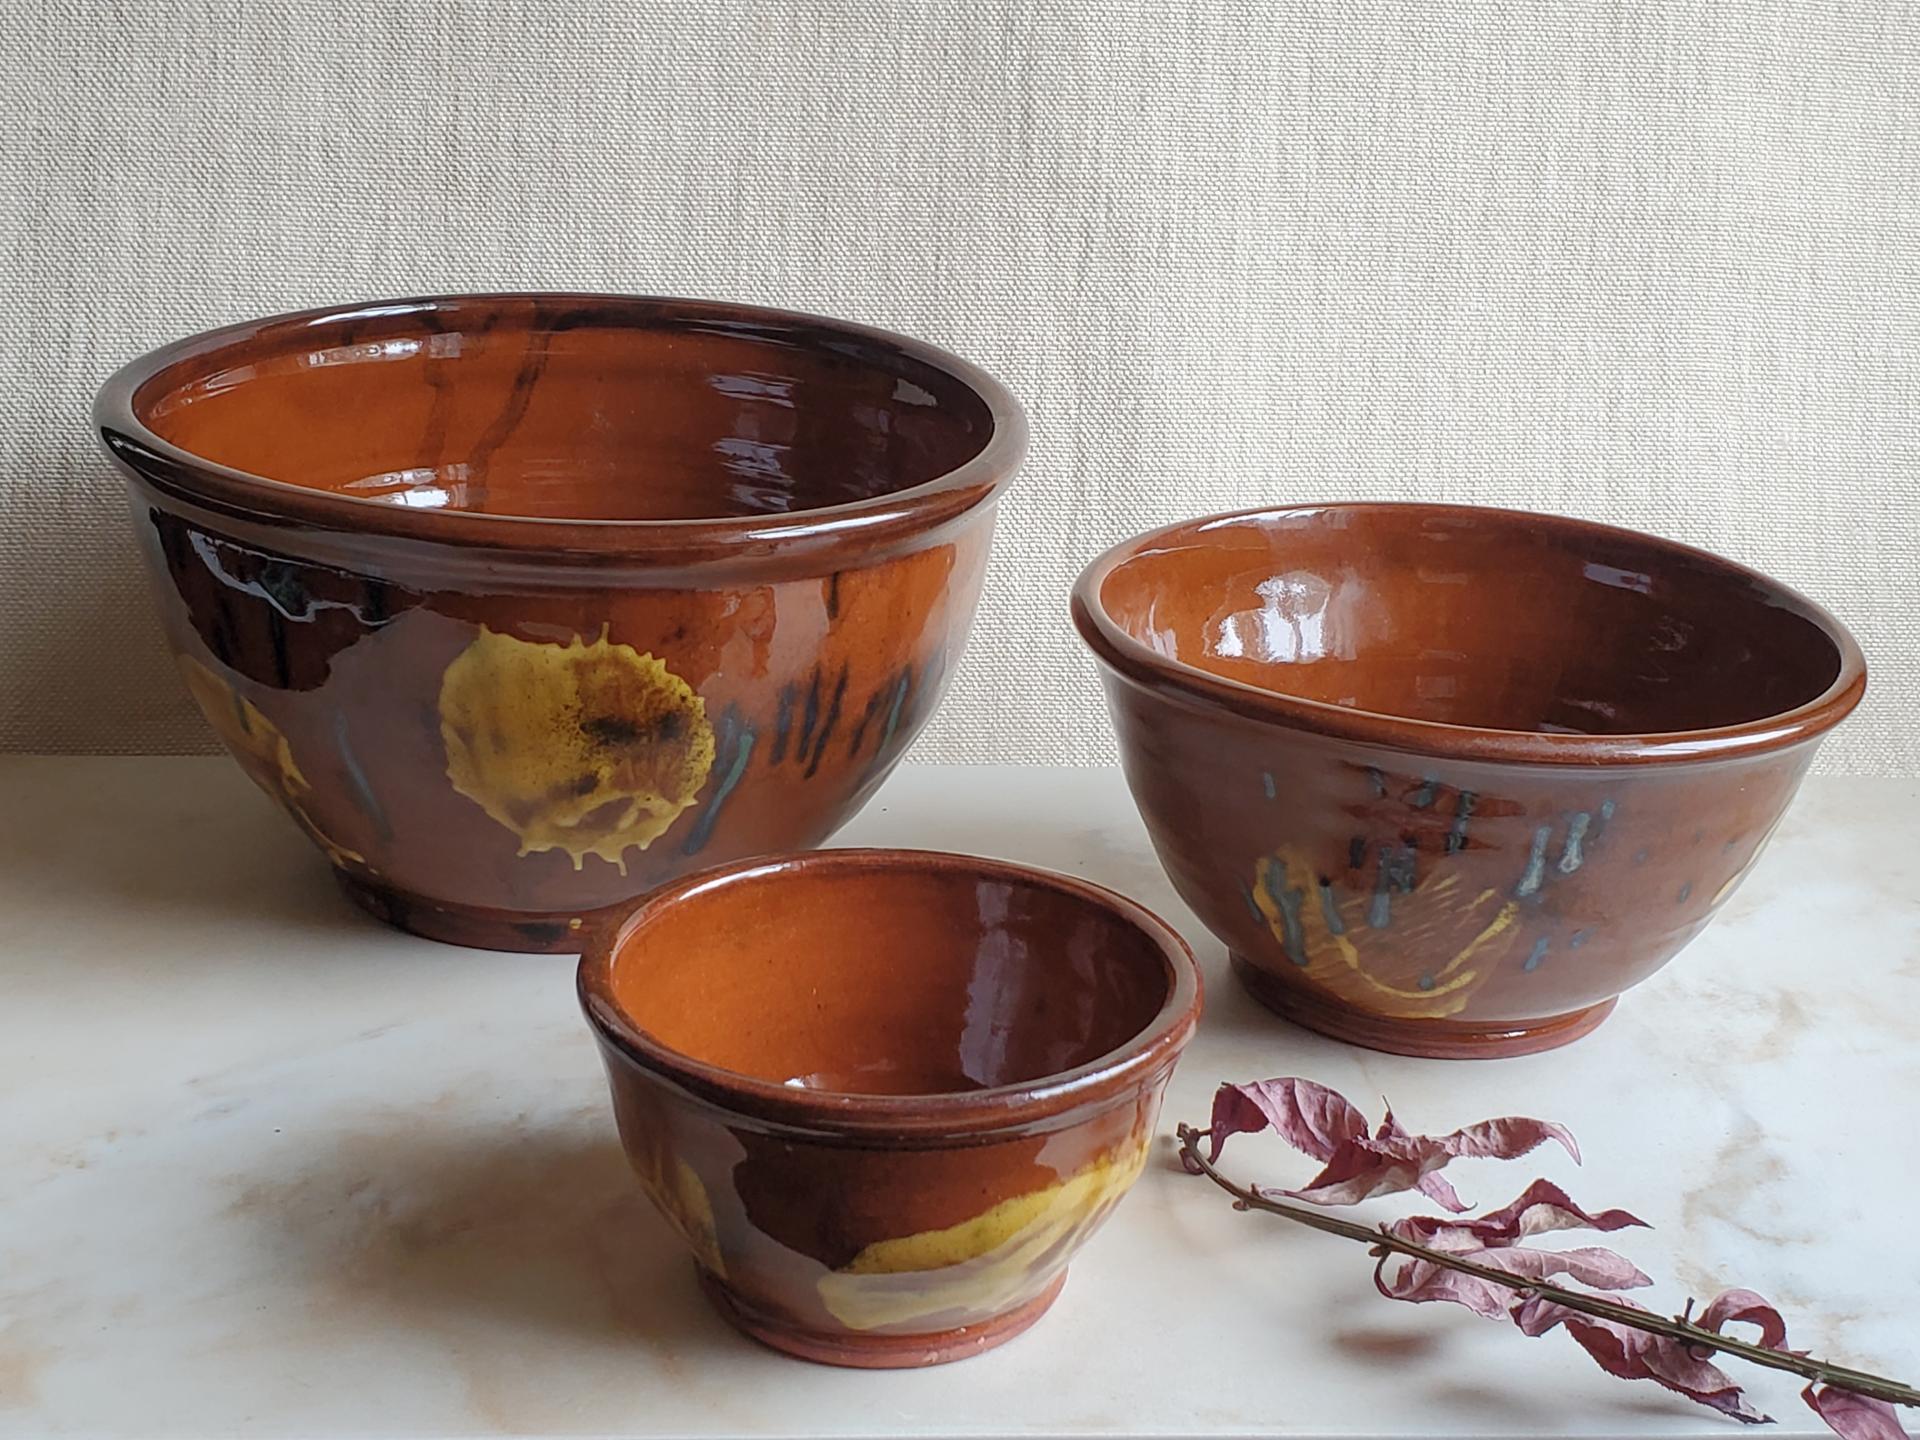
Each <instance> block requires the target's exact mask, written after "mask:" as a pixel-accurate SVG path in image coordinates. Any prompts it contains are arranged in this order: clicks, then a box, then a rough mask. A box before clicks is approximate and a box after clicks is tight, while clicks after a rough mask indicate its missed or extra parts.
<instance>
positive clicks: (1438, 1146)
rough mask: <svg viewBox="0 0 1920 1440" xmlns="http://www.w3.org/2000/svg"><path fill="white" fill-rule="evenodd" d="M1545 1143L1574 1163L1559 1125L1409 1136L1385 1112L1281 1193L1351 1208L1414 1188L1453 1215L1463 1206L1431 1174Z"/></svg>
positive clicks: (1502, 1125) (1521, 1122)
mask: <svg viewBox="0 0 1920 1440" xmlns="http://www.w3.org/2000/svg"><path fill="white" fill-rule="evenodd" d="M1549 1140H1557V1141H1558V1142H1559V1143H1560V1144H1562V1145H1564V1146H1565V1147H1566V1149H1567V1153H1568V1154H1570V1155H1572V1156H1573V1158H1574V1159H1575V1160H1576V1161H1577V1160H1579V1158H1580V1149H1579V1147H1578V1146H1577V1145H1575V1144H1574V1140H1573V1136H1572V1135H1571V1134H1569V1133H1568V1132H1567V1130H1566V1129H1565V1128H1564V1127H1562V1126H1559V1125H1554V1124H1552V1123H1550V1122H1548V1121H1544V1120H1528V1119H1525V1118H1523V1117H1521V1116H1517V1115H1510V1116H1507V1117H1505V1118H1504V1119H1500V1120H1483V1121H1481V1122H1480V1123H1479V1124H1478V1125H1470V1126H1468V1127H1467V1128H1466V1129H1464V1130H1455V1131H1454V1132H1453V1133H1452V1134H1450V1135H1437V1136H1436V1135H1414V1134H1410V1133H1409V1132H1408V1131H1406V1130H1405V1129H1403V1128H1402V1127H1401V1125H1400V1122H1399V1121H1397V1120H1395V1119H1394V1118H1393V1112H1392V1111H1388V1112H1387V1117H1386V1119H1384V1120H1382V1121H1381V1122H1380V1128H1379V1130H1378V1131H1377V1132H1375V1134H1374V1135H1373V1136H1372V1137H1371V1138H1369V1137H1368V1136H1366V1135H1364V1134H1363V1135H1356V1136H1354V1137H1353V1138H1351V1139H1348V1140H1345V1141H1343V1142H1342V1143H1341V1144H1340V1146H1339V1148H1338V1149H1336V1150H1335V1151H1334V1152H1333V1154H1332V1156H1330V1157H1329V1158H1328V1160H1327V1163H1326V1167H1325V1168H1324V1169H1322V1170H1321V1172H1320V1173H1319V1174H1318V1175H1316V1176H1314V1177H1313V1179H1312V1180H1310V1181H1308V1182H1307V1184H1306V1185H1305V1186H1304V1187H1302V1188H1301V1189H1299V1190H1286V1191H1282V1192H1281V1193H1282V1194H1285V1195H1288V1196H1290V1197H1291V1198H1293V1199H1295V1200H1305V1201H1308V1202H1310V1203H1312V1204H1315V1205H1357V1204H1358V1203H1359V1202H1360V1201H1362V1200H1370V1199H1372V1198H1373V1197H1374V1196H1375V1195H1391V1194H1393V1193H1395V1192H1396V1191H1400V1190H1413V1189H1419V1190H1421V1191H1422V1192H1423V1193H1425V1194H1426V1195H1427V1196H1428V1197H1429V1198H1430V1199H1432V1200H1433V1201H1434V1202H1435V1203H1436V1204H1438V1205H1441V1206H1443V1207H1444V1208H1446V1209H1448V1210H1452V1211H1455V1212H1459V1211H1462V1210H1465V1209H1466V1208H1467V1206H1466V1205H1465V1203H1464V1202H1462V1201H1461V1199H1460V1197H1459V1195H1458V1194H1456V1193H1455V1191H1454V1189H1453V1187H1452V1186H1451V1185H1449V1184H1447V1183H1446V1182H1445V1181H1444V1180H1440V1179H1439V1177H1437V1176H1435V1175H1434V1174H1433V1172H1434V1171H1436V1170H1438V1169H1440V1168H1441V1167H1442V1166H1444V1165H1445V1164H1447V1162H1448V1161H1450V1160H1456V1159H1459V1158H1460V1157H1462V1156H1471V1157H1474V1158H1477V1159H1489V1160H1513V1159H1517V1158H1518V1157H1519V1156H1522V1155H1525V1154H1526V1153H1527V1152H1528V1151H1530V1150H1533V1149H1536V1148H1538V1147H1539V1146H1541V1145H1544V1144H1545V1143H1546V1142H1547V1141H1549ZM1423 1182H1426V1183H1423Z"/></svg>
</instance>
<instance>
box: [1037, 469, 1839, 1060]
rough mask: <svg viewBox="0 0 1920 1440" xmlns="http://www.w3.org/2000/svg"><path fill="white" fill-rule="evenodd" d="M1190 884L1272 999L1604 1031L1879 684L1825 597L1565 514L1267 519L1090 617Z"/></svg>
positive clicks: (1451, 1020)
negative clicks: (1619, 1000) (1620, 1001)
mask: <svg viewBox="0 0 1920 1440" xmlns="http://www.w3.org/2000/svg"><path fill="white" fill-rule="evenodd" d="M1073 613H1074V619H1075V623H1076V624H1077V625H1078V626H1079V628H1080V632H1081V634H1082V636H1083V637H1084V638H1085V639H1086V641H1087V643H1088V644H1089V645H1090V646H1091V647H1092V648H1093V650H1094V652H1095V654H1096V655H1097V656H1098V657H1099V659H1100V661H1101V662H1102V664H1101V669H1102V674H1103V678H1104V679H1105V682H1106V688H1107V696H1108V700H1109V704H1110V707H1111V710H1112V713H1113V718H1114V725H1115V729H1116V732H1117V734H1118V737H1119V741H1120V748H1121V754H1122V757H1123V760H1124V762H1125V766H1126V772H1127V778H1128V782H1129V784H1130V785H1131V787H1132V789H1133V793H1134V797H1135V799H1136V800H1137V802H1138V803H1139V806H1140V810H1141V813H1142V815H1143V816H1144V817H1145V819H1146V822H1147V828H1148V830H1149V832H1150V834H1151V835H1152V838H1153V842H1154V845H1155V848H1156V849H1157V850H1158V852H1159V855H1160V858H1161V861H1162V863H1163V864H1164V865H1165V867H1166V869H1167V873H1168V874H1169V876H1170V877H1171V878H1172V880H1173V882H1174V884H1175V886H1176V887H1177V888H1178V890H1179V891H1180V894H1181V896H1182V898H1184V899H1185V900H1186V901H1187V903H1188V904H1189V905H1191V906H1192V907H1193V909H1194V911H1195V912H1196V913H1197V914H1198V915H1199V916H1200V918H1201V920H1202V921H1203V922H1204V923H1205V924H1206V925H1207V927H1208V928H1209V929H1210V930H1212V931H1213V932H1214V934H1215V935H1217V936H1218V937H1219V938H1220V939H1221V940H1222V941H1224V942H1225V944H1226V945H1227V947H1228V949H1229V950H1230V951H1231V952H1232V956H1233V960H1234V966H1235V969H1236V971H1237V972H1238V973H1239V974H1240V976H1241V978H1242V979H1243V980H1244V981H1245V982H1246V984H1247V985H1248V987H1249V988H1250V989H1251V990H1252V991H1253V992H1254V993H1255V994H1256V995H1258V996H1259V997H1260V998H1261V999H1262V1000H1263V1001H1265V1002H1266V1003H1267V1004H1268V1005H1270V1006H1272V1007H1273V1008H1274V1009H1276V1010H1279V1011H1280V1012H1281V1013H1282V1014H1285V1015H1287V1016H1289V1017H1290V1018H1293V1019H1295V1020H1297V1021H1299V1022H1300V1023H1302V1024H1304V1025H1308V1026H1310V1027H1312V1028H1314V1029H1317V1030H1322V1031H1325V1032H1326V1033H1328V1034H1332V1035H1335V1036H1338V1037H1340V1038H1343V1039H1347V1040H1352V1041H1354V1042H1356V1043H1359V1044H1362V1045H1367V1046H1370V1047H1372V1048H1375V1049H1382V1050H1394V1051H1400V1052H1403V1053H1407V1054H1415V1055H1433V1056H1468V1055H1511V1054H1521V1053H1526V1052H1528V1051H1533V1050H1540V1049H1546V1048H1550V1047H1551V1046H1554V1045H1558V1044H1563V1043H1565V1042H1566V1041H1568V1040H1571V1039H1573V1038H1576V1037H1577V1036H1579V1035H1581V1034H1584V1033H1586V1031H1588V1030H1591V1029H1592V1028H1593V1027H1594V1026H1595V1025H1597V1024H1598V1023H1599V1022H1600V1021H1601V1020H1602V1019H1604V1018H1605V1016H1606V1014H1607V1012H1608V1011H1609V1010H1611V1008H1612V1006H1613V1002H1614V999H1615V997H1617V996H1618V995H1619V994H1620V993H1621V992H1622V991H1624V990H1626V989H1627V988H1628V987H1630V986H1632V985H1633V984H1635V983H1636V982H1638V981H1639V980H1642V979H1644V978H1645V977H1646V976H1647V975H1650V974H1651V973H1653V971H1655V970H1656V969H1658V968H1659V967H1660V966H1661V965H1663V964H1665V963H1666V961H1667V960H1668V959H1670V958H1671V957H1672V956H1673V954H1674V953H1675V952H1676V951H1678V950H1679V949H1680V947H1681V946H1682V945H1684V944H1685V943H1686V942H1687V941H1688V940H1689V939H1691V938H1692V937H1693V936H1694V935H1695V934H1696V933H1698V931H1699V930H1700V928H1701V927H1702V926H1704V925H1705V924H1706V923H1707V921H1708V919H1709V918H1710V917H1711V916H1712V914H1713V912H1714V911H1715V909H1717V908H1718V907H1719V905H1720V904H1721V903H1722V902H1723V901H1724V900H1725V899H1726V897H1727V896H1728V895H1729V894H1730V893H1731V892H1732V890H1733V888H1734V886H1735V885H1736V884H1737V883H1739V881H1740V880H1741V879H1742V878H1743V877H1744V876H1745V874H1746V873H1747V870H1748V867H1749V866H1751V865H1752V863H1753V861H1754V859H1755V858H1756V856H1757V855H1758V854H1759V852H1760V849H1761V847H1762V846H1763V845H1764V844H1765V842H1766V839H1767V837H1768V835H1769V834H1770V833H1771V832H1772V830H1773V827H1774V825H1775V824H1776V823H1777V822H1778V821H1779V818H1780V816H1781V814H1782V812H1783V811H1784V810H1785V808H1786V806H1787V804H1788V802H1789V801H1790V800H1791V799H1792V796H1793V793H1794V791H1795V789H1796V788H1797V787H1798V785H1799V782H1800V778H1801V776H1802V775H1803V774H1804V773H1805V770H1806V767H1807V765H1808V763H1809V762H1810V761H1811V759H1812V757H1813V752H1814V749H1815V747H1816V746H1817V745H1818V743H1819V740H1820V739H1821V737H1822V736H1823V735H1824V734H1825V733H1826V732H1827V731H1828V730H1829V729H1831V728H1832V727H1833V726H1834V725H1835V724H1837V723H1838V722H1839V721H1840V720H1841V719H1842V718H1844V717H1845V716H1846V714H1847V713H1848V712H1849V711H1850V710H1852V708H1853V707H1854V705H1856V704H1857V703H1858V702H1859V699H1860V696H1861V694H1862V692H1863V691H1864V689H1865V685H1866V671H1865V665H1864V663H1863V661H1862V659H1861V656H1860V652H1859V649H1858V647H1857V646H1856V645H1855V644H1854V642H1853V639H1852V637H1851V636H1849V635H1848V634H1847V632H1846V630H1845V629H1844V628H1843V627H1842V626H1841V625H1840V624H1839V623H1838V622H1837V621H1836V620H1834V619H1833V617H1832V616H1830V615H1828V614H1827V613H1826V612H1825V611H1823V610H1821V609H1820V608H1819V607H1818V606H1816V605H1814V604H1813V603H1812V602H1810V601H1808V600H1806V599H1804V598H1802V597H1801V596H1799V595H1796V594H1795V593H1793V592H1792V591H1790V590H1788V589H1786V588H1785V587H1784V586H1781V585H1778V584H1776V583H1774V582H1772V581H1770V580H1767V579H1766V578H1765V577H1763V576H1760V575H1757V574H1755V573H1753V572H1752V571H1749V570H1745V569H1742V568H1741V567H1739V566H1737V565H1734V564H1732V563H1730V562H1728V561H1725V560H1721V559H1719V558H1717V557H1715V556H1712V555H1708V554H1705V553H1703V552H1700V551H1697V550H1691V549H1688V548H1686V547H1684V546H1680V545H1675V544H1671V543H1669V542H1666V541H1662V540H1656V539H1653V538H1650V537H1648V536H1644V535H1637V534H1634V533H1631V532H1628V531H1621V530H1615V529H1611V528H1608V527H1604V526H1599V525H1590V524H1586V523H1583V522H1579V521H1574V520H1565V519H1559V518H1554V517H1548V516H1539V515H1528V514H1521V513H1517V512H1513V511H1501V510H1484V509H1474V508H1467V507H1450V506H1435V505H1345V506H1324V507H1302V508H1298V509H1286V510H1272V511H1262V512H1249V513H1246V514H1239V515H1229V516H1220V517H1215V518H1212V519H1207V520H1200V521H1195V522H1192V523H1190V524H1185V525H1178V526H1173V527H1171V528H1169V529H1166V530H1162V531H1158V532H1156V533H1154V534H1151V535H1146V536H1142V537H1140V538H1138V539H1135V540H1132V541H1129V542H1127V543H1126V544H1123V545H1121V546H1118V547H1116V548H1115V549H1114V550H1112V551H1109V552H1108V553H1107V554H1106V555H1104V556H1102V557H1101V558H1100V559H1099V560H1097V561H1095V562H1094V563H1093V565H1091V566H1090V567H1089V568H1088V569H1087V571H1086V572H1085V574H1083V575H1082V576H1081V578H1080V581H1079V584H1078V585H1077V586H1076V588H1075V591H1074V596H1073Z"/></svg>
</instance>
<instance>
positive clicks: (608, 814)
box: [440, 626, 713, 874]
mask: <svg viewBox="0 0 1920 1440" xmlns="http://www.w3.org/2000/svg"><path fill="white" fill-rule="evenodd" d="M440 737H441V739H442V741H443V742H444V743H445V745H446V750H447V778H448V780H450V781H451V782H452V783H453V788H454V789H455V790H458V791H459V792H460V793H461V794H462V795H465V796H466V797H467V798H468V799H470V800H472V801H474V802H475V803H476V804H477V805H479V806H480V808H481V809H483V810H485V811H486V812H487V814H488V815H490V816H492V817H493V818H494V819H495V820H497V821H499V823H500V824H502V825H504V826H506V827H507V829H509V830H511V831H513V833H514V834H515V835H517V836H518V837H519V839H520V853H521V854H522V855H527V854H530V853H532V852H534V851H539V850H564V851H565V852H566V853H567V854H568V856H569V857H571V858H572V860H573V868H574V869H576V870H578V869H580V868H581V867H582V866H583V865H584V864H585V861H586V857H587V856H589V855H598V856H599V857H600V858H601V859H602V860H605V861H607V862H608V863H610V864H612V865H615V866H618V867H619V869H620V872H621V873H622V874H625V873H626V869H627V863H626V858H625V856H626V851H627V850H628V849H629V848H635V847H637V848H639V849H642V850H644V849H646V848H647V846H649V845H651V844H652V843H653V842H654V841H655V840H657V839H659V838H660V836H662V835H663V834H665V833H666V831H667V829H668V827H670V826H671V825H672V824H673V822H674V821H675V820H676V819H678V818H679V816H680V813H681V812H682V811H683V810H685V809H686V808H687V807H688V806H689V805H691V804H693V802H694V797H695V796H696V795H698V794H699V793H700V787H701V786H702V785H704V784H706V781H707V772H708V771H709V770H711V769H712V768H713V727H712V726H711V725H709V724H708V723H707V712H706V705H705V703H704V702H703V701H702V700H701V698H700V697H699V695H697V694H696V693H695V692H694V690H693V687H692V686H690V685H688V684H687V682H686V681H684V680H682V679H681V678H680V677H679V676H678V675H675V674H674V673H673V672H672V671H671V670H669V669H667V667H666V666H665V665H664V664H662V663H661V662H660V661H659V660H656V659H655V658H654V657H653V656H652V655H648V654H643V653H642V652H640V651H638V650H635V649H634V648H633V647H632V646H630V645H618V644H614V643H613V642H611V641H609V640H608V639H607V632H606V631H605V630H604V629H603V630H602V631H601V632H600V637H599V638H598V639H597V640H594V641H593V642H592V643H588V642H587V641H585V640H582V639H581V638H580V637H579V636H577V635H576V636H575V637H574V638H573V639H572V640H571V641H570V642H568V643H567V644H565V645H559V644H550V643H547V642H544V641H532V640H520V639H516V638H515V637H513V636H511V635H502V634H500V633H499V632H497V631H494V630H489V629H487V628H486V627H485V626H482V627H481V630H480V633H479V635H478V636H476V637H475V638H474V641H473V643H472V644H470V645H468V646H467V648H466V649H465V650H463V651H461V653H460V654H459V655H458V656H456V657H455V658H454V661H453V663H452V664H450V665H448V666H447V669H446V673H445V674H444V675H443V676H442V677H441V681H440Z"/></svg>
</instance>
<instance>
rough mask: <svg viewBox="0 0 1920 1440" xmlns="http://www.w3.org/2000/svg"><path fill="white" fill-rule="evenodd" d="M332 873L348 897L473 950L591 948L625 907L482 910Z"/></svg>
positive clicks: (567, 951) (376, 913) (413, 929)
mask: <svg viewBox="0 0 1920 1440" xmlns="http://www.w3.org/2000/svg"><path fill="white" fill-rule="evenodd" d="M333 878H334V879H335V880H337V881H339V882H340V888H341V889H342V890H344V891H346V892H347V898H348V899H350V900H352V901H353V903H354V904H356V905H358V906H359V907H360V908H361V909H362V910H365V911H366V912H367V913H368V914H369V915H372V916H373V917H375V918H376V919H379V920H384V921H385V922H386V923H387V924H389V925H392V926H395V927H396V928H398V929H401V930H405V931H408V932H410V933H411V934H414V935H422V936H425V937H426V938H427V939H429V940H438V941H440V942H441V943H442V944H445V945H464V946H466V947H468V948H469V949H472V950H510V951H515V952H517V953H521V954H529V955H578V954H579V953H580V952H581V951H582V950H584V949H586V947H587V942H588V940H589V938H590V937H591V935H592V933H593V930H594V927H595V926H596V925H598V924H599V923H601V922H602V921H603V920H606V919H610V918H612V916H613V915H614V914H617V913H620V912H621V911H624V909H625V908H626V907H624V906H619V907H615V909H614V910H613V911H611V912H609V911H593V910H583V911H581V912H580V913H579V914H577V915H541V914H528V913H526V912H524V911H516V910H482V909H479V908H477V907H474V906H469V905H442V904H440V903H439V902H438V901H434V900H428V899H426V898H425V897H423V896H419V895H412V894H409V893H408V892H406V891H405V890H396V889H394V888H392V887H391V886H387V885H378V884H375V883H373V882H372V881H369V880H365V879H362V878H361V877H360V876H358V875H350V874H348V873H347V872H346V871H344V870H336V871H334V872H333Z"/></svg>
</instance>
